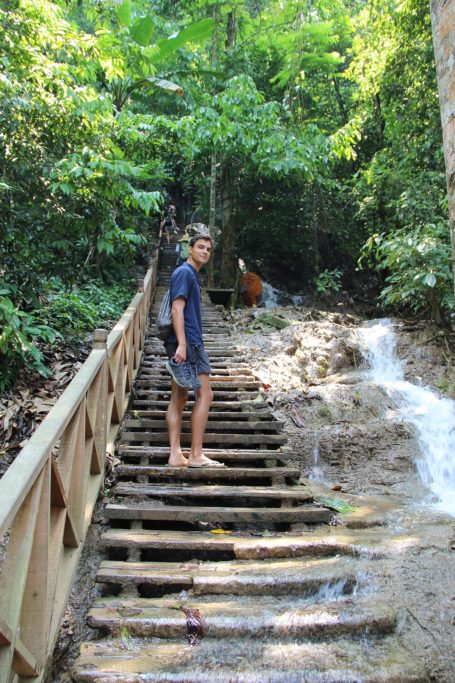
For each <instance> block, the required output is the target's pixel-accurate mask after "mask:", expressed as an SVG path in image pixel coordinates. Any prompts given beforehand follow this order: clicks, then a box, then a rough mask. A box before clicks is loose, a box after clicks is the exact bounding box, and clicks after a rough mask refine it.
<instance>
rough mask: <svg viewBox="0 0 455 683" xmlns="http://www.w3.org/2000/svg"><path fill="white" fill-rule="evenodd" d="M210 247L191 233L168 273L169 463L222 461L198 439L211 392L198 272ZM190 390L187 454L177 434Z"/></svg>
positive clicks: (208, 240)
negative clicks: (185, 252) (178, 261)
mask: <svg viewBox="0 0 455 683" xmlns="http://www.w3.org/2000/svg"><path fill="white" fill-rule="evenodd" d="M211 251H212V239H211V237H210V236H209V235H204V234H200V233H199V234H196V235H194V236H193V237H191V239H190V241H189V247H188V253H189V257H188V260H187V261H186V262H185V263H183V265H181V266H180V267H179V268H177V269H176V270H175V271H174V272H173V274H172V278H171V302H172V324H173V328H174V329H173V332H172V333H171V334H170V336H169V337H168V339H167V340H166V342H165V347H166V352H167V355H168V357H169V360H168V362H167V363H166V367H167V369H168V370H169V372H170V373H171V376H172V392H171V400H170V402H169V406H168V409H167V413H166V421H167V428H168V432H169V443H170V447H171V452H170V456H169V461H168V465H170V466H171V467H223V466H224V464H223V463H220V462H217V461H216V460H211V459H210V458H207V457H206V456H205V455H204V452H203V439H204V433H205V427H206V424H207V419H208V415H209V410H210V404H211V402H212V398H213V392H212V389H211V387H210V380H209V375H210V372H211V368H210V360H209V357H208V355H207V352H206V351H205V349H204V344H203V341H202V318H201V287H200V285H199V280H198V277H197V275H198V272H199V271H200V269H201V268H202V266H203V265H205V264H206V263H207V261H208V260H209V258H210V254H211ZM189 389H193V390H194V392H195V402H194V406H193V411H192V413H191V450H190V454H189V457H188V459H186V458H185V456H184V455H183V453H182V449H181V445H180V434H181V430H182V413H183V409H184V407H185V405H186V402H187V400H188V390H189Z"/></svg>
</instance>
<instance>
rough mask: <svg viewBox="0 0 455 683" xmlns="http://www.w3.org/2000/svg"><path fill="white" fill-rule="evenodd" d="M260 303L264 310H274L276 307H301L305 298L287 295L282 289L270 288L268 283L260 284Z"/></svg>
mask: <svg viewBox="0 0 455 683" xmlns="http://www.w3.org/2000/svg"><path fill="white" fill-rule="evenodd" d="M261 301H262V304H263V306H264V308H276V307H277V306H288V305H292V306H303V305H304V303H305V297H304V296H302V295H300V294H289V292H286V291H284V290H282V289H276V288H275V287H272V285H271V284H270V283H269V282H265V281H264V282H263V283H262V294H261Z"/></svg>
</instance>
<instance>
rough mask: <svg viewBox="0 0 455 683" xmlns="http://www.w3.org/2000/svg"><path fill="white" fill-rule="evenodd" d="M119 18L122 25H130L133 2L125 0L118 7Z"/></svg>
mask: <svg viewBox="0 0 455 683" xmlns="http://www.w3.org/2000/svg"><path fill="white" fill-rule="evenodd" d="M117 19H118V23H119V24H120V26H129V25H130V24H131V2H130V0H125V2H123V3H122V4H121V5H120V7H118V8H117Z"/></svg>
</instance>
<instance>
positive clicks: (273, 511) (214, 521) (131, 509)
mask: <svg viewBox="0 0 455 683" xmlns="http://www.w3.org/2000/svg"><path fill="white" fill-rule="evenodd" d="M199 502H201V501H199ZM232 502H233V503H234V502H235V500H233V501H232ZM104 514H105V516H106V517H107V518H108V519H134V520H147V521H155V522H156V521H160V522H188V523H197V522H205V523H207V524H211V525H215V526H222V525H223V524H234V525H236V524H259V525H265V526H266V525H268V524H270V525H274V524H324V523H326V524H328V523H329V522H330V519H331V517H332V514H331V512H330V510H328V509H327V508H323V507H314V506H310V505H302V506H299V507H290V508H285V507H278V508H274V507H262V508H260V507H254V508H251V507H233V506H232V507H222V506H221V505H217V506H214V505H213V506H209V505H190V504H189V503H188V504H187V505H159V506H156V505H149V504H148V503H145V502H141V503H140V504H139V505H134V504H132V503H128V504H126V505H121V504H110V505H106V507H105V509H104Z"/></svg>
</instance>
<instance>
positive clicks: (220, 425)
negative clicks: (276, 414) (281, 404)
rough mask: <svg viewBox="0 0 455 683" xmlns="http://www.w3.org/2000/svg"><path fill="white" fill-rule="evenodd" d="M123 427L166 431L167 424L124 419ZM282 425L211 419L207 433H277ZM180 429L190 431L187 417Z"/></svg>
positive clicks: (279, 423)
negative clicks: (227, 431)
mask: <svg viewBox="0 0 455 683" xmlns="http://www.w3.org/2000/svg"><path fill="white" fill-rule="evenodd" d="M123 425H124V427H125V429H166V430H167V424H166V419H165V418H163V419H161V420H158V419H156V420H149V419H147V418H142V419H140V420H135V419H131V418H130V419H126V420H124V422H123ZM281 427H282V423H281V422H278V420H275V421H274V420H270V421H266V420H261V421H254V422H253V421H252V420H251V419H248V417H247V416H245V419H244V420H238V419H237V420H229V421H227V420H220V419H219V418H218V419H211V420H209V421H208V424H207V431H208V432H213V431H218V430H220V431H226V430H229V431H230V432H248V431H261V432H262V433H263V432H277V431H279V430H280V429H281ZM182 428H183V429H184V430H185V429H186V430H188V429H190V420H189V417H188V416H184V417H183V420H182Z"/></svg>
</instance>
